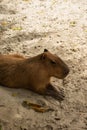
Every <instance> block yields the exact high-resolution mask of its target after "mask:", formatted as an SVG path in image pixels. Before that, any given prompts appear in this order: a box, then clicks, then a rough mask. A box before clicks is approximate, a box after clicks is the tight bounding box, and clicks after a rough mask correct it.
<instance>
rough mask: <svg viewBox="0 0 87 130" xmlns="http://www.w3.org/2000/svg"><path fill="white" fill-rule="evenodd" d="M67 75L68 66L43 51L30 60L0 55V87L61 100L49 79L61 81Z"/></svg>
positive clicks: (46, 51)
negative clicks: (55, 78) (31, 92)
mask: <svg viewBox="0 0 87 130" xmlns="http://www.w3.org/2000/svg"><path fill="white" fill-rule="evenodd" d="M68 73H69V68H68V66H67V65H66V64H65V63H64V62H63V61H62V60H61V59H60V58H59V57H57V56H55V55H54V54H52V53H50V52H49V51H48V50H46V49H45V50H44V53H42V54H40V55H37V56H35V57H32V58H24V57H23V56H20V55H17V54H15V55H0V85H3V86H7V87H11V88H29V89H30V90H32V91H34V92H37V93H39V94H46V95H51V96H53V97H54V98H57V99H58V98H59V97H60V98H61V99H62V98H63V95H61V94H59V92H57V90H55V88H54V87H53V86H52V85H51V84H50V78H51V77H52V76H53V77H57V78H60V79H63V78H65V77H66V76H67V74H68Z"/></svg>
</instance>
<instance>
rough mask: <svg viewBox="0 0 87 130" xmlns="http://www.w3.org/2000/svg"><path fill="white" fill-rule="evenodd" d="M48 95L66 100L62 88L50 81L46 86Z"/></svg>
mask: <svg viewBox="0 0 87 130" xmlns="http://www.w3.org/2000/svg"><path fill="white" fill-rule="evenodd" d="M46 95H48V96H52V97H53V98H55V99H57V100H59V101H62V100H64V97H65V96H64V92H63V91H62V90H60V91H58V90H57V89H56V88H55V87H53V86H52V85H51V84H50V83H49V84H48V85H47V87H46Z"/></svg>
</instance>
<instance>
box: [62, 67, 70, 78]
mask: <svg viewBox="0 0 87 130" xmlns="http://www.w3.org/2000/svg"><path fill="white" fill-rule="evenodd" d="M68 73H69V68H67V69H64V72H63V74H64V77H66V76H67V75H68Z"/></svg>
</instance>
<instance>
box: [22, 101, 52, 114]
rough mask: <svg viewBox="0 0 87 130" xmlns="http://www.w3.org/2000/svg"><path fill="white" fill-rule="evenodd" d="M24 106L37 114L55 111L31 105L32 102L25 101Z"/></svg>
mask: <svg viewBox="0 0 87 130" xmlns="http://www.w3.org/2000/svg"><path fill="white" fill-rule="evenodd" d="M23 106H25V107H28V108H30V109H33V110H35V111H36V112H41V113H44V112H47V111H53V109H51V108H49V107H46V106H41V105H39V104H35V103H31V102H28V101H23Z"/></svg>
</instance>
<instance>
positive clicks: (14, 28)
mask: <svg viewBox="0 0 87 130" xmlns="http://www.w3.org/2000/svg"><path fill="white" fill-rule="evenodd" d="M11 29H12V30H19V31H20V30H22V27H11Z"/></svg>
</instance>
